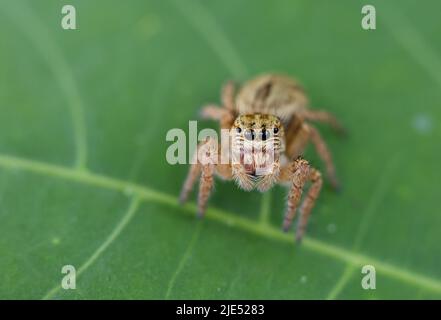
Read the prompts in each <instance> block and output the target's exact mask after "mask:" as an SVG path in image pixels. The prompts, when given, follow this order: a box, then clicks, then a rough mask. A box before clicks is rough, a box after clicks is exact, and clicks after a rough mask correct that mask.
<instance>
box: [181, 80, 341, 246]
mask: <svg viewBox="0 0 441 320" xmlns="http://www.w3.org/2000/svg"><path fill="white" fill-rule="evenodd" d="M221 98H222V107H217V106H213V105H209V106H206V107H204V108H203V109H202V116H203V117H204V118H207V119H213V120H217V121H219V122H220V128H221V130H222V131H226V130H227V131H228V136H229V142H228V143H227V144H224V143H223V142H222V146H221V147H220V148H219V149H220V152H219V150H218V149H217V148H218V141H216V140H215V139H214V138H207V139H206V140H205V141H203V142H201V143H200V144H199V145H198V148H197V150H196V154H195V157H196V159H195V161H194V162H193V164H192V165H191V167H190V171H189V173H188V176H187V179H186V180H185V183H184V186H183V188H182V192H181V196H180V200H181V202H185V201H186V200H187V198H188V195H189V193H190V191H191V190H192V188H193V185H194V183H195V182H196V179H197V178H198V177H200V183H199V195H198V215H199V216H203V215H204V213H205V211H206V208H207V201H208V198H209V196H210V193H211V191H212V188H213V184H214V175H217V176H219V177H221V178H223V179H226V180H235V181H236V183H237V184H238V185H239V187H241V188H242V189H244V190H252V189H257V190H259V191H261V192H264V191H267V190H268V189H269V188H271V187H272V186H273V185H274V184H275V183H280V184H283V185H287V186H288V187H289V194H288V200H287V208H286V212H285V219H284V223H283V229H284V230H285V231H287V230H288V229H289V227H290V226H291V222H292V221H293V219H294V217H295V214H296V211H297V208H298V206H299V204H300V202H301V196H302V191H303V188H304V186H305V184H306V183H307V182H310V183H311V185H310V187H309V189H308V191H307V194H306V196H305V197H304V200H303V202H302V203H301V205H300V209H299V211H300V218H299V221H298V224H297V232H296V239H297V240H301V238H302V236H303V234H304V232H305V228H306V224H307V221H308V217H309V215H310V213H311V210H312V208H313V206H314V204H315V201H316V199H317V197H318V195H319V193H320V190H321V187H322V176H321V174H320V172H319V171H318V170H317V169H315V168H313V167H311V166H310V165H309V163H308V161H306V160H305V159H303V158H302V157H301V155H302V153H303V150H304V148H305V146H306V145H307V143H308V142H312V143H313V144H314V146H315V149H316V151H317V153H318V154H319V156H320V157H321V158H322V160H323V161H324V163H325V165H326V172H327V176H328V178H329V181H330V183H331V185H332V186H333V187H334V188H335V189H337V188H338V186H339V183H338V181H337V178H336V174H335V169H334V165H333V162H332V158H331V153H330V152H329V150H328V148H327V146H326V144H325V142H324V140H323V139H322V137H321V136H320V134H319V132H318V130H317V129H316V128H315V127H314V126H312V125H311V124H310V123H309V121H321V122H325V123H328V124H330V125H331V126H333V127H334V129H337V130H338V131H342V130H343V129H342V127H341V125H340V124H339V122H338V121H337V120H336V118H335V117H334V116H332V115H331V114H330V113H328V112H326V111H321V110H312V109H309V108H308V100H307V97H306V95H305V93H304V90H303V88H302V87H301V86H300V85H299V84H298V83H297V82H296V81H294V80H293V79H290V78H288V77H285V76H280V75H272V74H267V75H262V76H259V77H257V78H255V79H253V80H251V81H250V82H248V83H246V84H245V85H244V86H243V87H242V88H241V90H240V91H239V93H238V94H237V95H236V96H235V94H234V86H233V84H232V83H231V82H229V83H227V84H226V85H225V86H224V88H223V90H222V97H221ZM225 154H228V157H227V158H226V161H225V157H224V156H225ZM221 158H222V160H223V161H221Z"/></svg>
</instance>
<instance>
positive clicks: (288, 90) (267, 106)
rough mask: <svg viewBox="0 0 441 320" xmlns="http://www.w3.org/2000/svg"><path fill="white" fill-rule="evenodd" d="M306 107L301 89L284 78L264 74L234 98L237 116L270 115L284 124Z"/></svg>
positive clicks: (293, 81)
mask: <svg viewBox="0 0 441 320" xmlns="http://www.w3.org/2000/svg"><path fill="white" fill-rule="evenodd" d="M307 105H308V99H307V98H306V95H305V94H304V91H303V88H302V87H301V86H300V84H298V83H297V82H296V81H295V80H293V79H291V78H288V77H286V76H281V75H274V74H265V75H262V76H259V77H257V78H254V79H253V80H250V81H249V82H246V83H245V84H244V85H243V87H242V88H241V90H240V91H239V93H238V94H237V97H236V103H235V108H236V111H237V112H238V113H239V114H253V113H262V114H272V115H275V116H277V117H278V118H279V119H280V120H282V122H284V123H285V124H286V123H287V122H288V121H289V120H290V119H291V117H292V116H293V115H294V113H296V112H297V111H300V110H303V109H305V108H306V107H307Z"/></svg>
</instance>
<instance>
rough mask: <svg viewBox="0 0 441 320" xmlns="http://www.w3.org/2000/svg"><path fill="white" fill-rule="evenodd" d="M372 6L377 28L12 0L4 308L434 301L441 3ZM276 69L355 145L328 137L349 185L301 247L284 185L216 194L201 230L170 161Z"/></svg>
mask: <svg viewBox="0 0 441 320" xmlns="http://www.w3.org/2000/svg"><path fill="white" fill-rule="evenodd" d="M368 3H369V4H373V5H375V7H376V10H377V29H376V30H374V31H365V30H363V29H362V28H361V26H360V21H361V18H362V14H361V7H362V6H363V5H364V4H367V3H365V2H363V1H349V0H348V1H338V2H337V1H333V2H331V1H306V0H299V1H292V0H279V1H254V0H241V1H236V0H234V1H233V0H229V1H200V0H199V1H187V0H186V1H178V0H176V1H159V0H158V1H129V2H122V1H116V0H112V1H104V0H101V1H90V0H89V1H86V0H84V1H76V0H70V1H63V2H60V1H55V0H54V1H46V0H41V1H27V2H25V1H16V0H1V1H0V46H1V49H0V70H1V72H0V235H1V236H0V256H1V258H0V298H3V299H14V298H20V299H21V298H31V299H40V298H50V299H90V298H93V299H104V298H106V299H113V298H122V299H152V298H154V299H163V298H171V299H173V298H175V299H181V298H182V299H208V298H209V299H216V298H220V299H247V298H254V299H326V298H328V299H397V298H405V299H410V298H416V299H424V298H438V299H439V298H441V268H440V267H441V255H440V247H439V246H440V241H441V235H440V230H441V215H440V212H439V181H440V180H441V171H440V169H439V164H440V160H441V149H440V147H439V139H440V137H441V129H440V126H439V123H440V115H441V111H440V110H441V109H440V97H441V93H440V92H441V90H440V87H441V41H440V31H441V20H440V19H439V12H441V3H440V2H439V1H424V2H416V1H397V0H396V1H387V2H385V1H369V2H368ZM63 4H72V5H74V6H75V8H76V11H77V27H78V29H77V30H74V31H73V30H69V31H67V30H63V29H62V28H61V27H60V21H61V17H62V15H61V7H62V5H63ZM268 71H277V72H282V73H285V74H288V75H292V76H295V77H297V78H298V79H299V80H300V81H301V82H302V83H303V84H304V86H305V87H306V89H307V91H308V93H309V96H310V98H311V101H312V105H313V107H315V108H325V109H327V110H329V111H331V112H332V113H334V114H336V115H337V116H338V117H339V118H340V119H341V120H342V122H343V123H344V125H345V126H346V127H347V128H348V131H349V133H350V135H349V137H348V138H347V139H339V138H338V137H336V136H335V135H334V134H333V132H332V130H330V129H329V128H328V127H326V126H319V127H320V130H321V132H322V135H323V136H324V137H325V139H326V141H327V142H328V143H329V146H330V148H331V150H332V151H333V155H334V158H335V163H336V166H337V170H338V174H339V177H340V179H341V181H342V183H343V191H342V192H341V193H340V194H335V193H333V192H332V191H331V190H330V188H329V185H326V187H325V188H324V190H323V192H322V194H321V197H320V199H319V201H318V205H317V207H316V208H315V210H314V212H313V215H312V217H311V220H310V224H309V228H308V233H307V237H306V239H305V241H304V243H303V244H302V245H301V246H295V245H294V241H293V239H294V236H293V234H292V233H289V234H282V232H281V231H280V226H281V222H282V215H283V209H284V206H285V197H286V191H285V190H284V189H282V188H280V187H276V188H275V189H273V190H272V191H271V192H268V193H267V194H265V195H263V196H262V195H261V194H259V193H257V192H251V193H246V192H242V191H240V190H238V189H237V187H236V186H235V185H234V184H233V183H230V182H221V181H219V180H217V181H216V190H215V193H214V195H213V197H212V199H211V201H210V209H209V210H208V213H207V216H206V219H204V220H202V221H197V220H196V219H195V218H194V214H195V206H194V203H190V204H188V205H187V206H185V207H181V206H179V205H178V204H177V195H178V193H179V190H180V187H181V183H182V181H183V179H184V177H185V175H186V173H187V170H188V167H187V166H171V165H169V164H167V162H166V161H165V151H166V149H167V147H168V146H169V145H170V143H169V142H166V141H165V135H166V132H167V131H168V130H169V129H171V128H183V129H184V130H186V131H187V128H188V121H189V120H196V119H197V116H198V109H199V108H200V106H201V105H203V104H205V103H207V102H218V101H219V90H220V87H221V85H222V83H223V82H224V81H225V80H227V79H234V80H236V81H239V82H240V81H244V80H246V79H248V78H250V77H253V76H255V75H257V74H260V73H262V72H268ZM205 127H211V128H217V124H216V123H213V122H200V123H199V128H200V129H202V128H205ZM313 151H314V150H312V149H308V151H307V153H306V155H305V156H306V158H307V159H309V160H310V161H311V162H312V163H313V164H314V165H316V166H318V167H319V168H323V165H322V163H321V161H320V160H319V159H318V157H317V156H316V154H315V152H313ZM192 199H194V195H193V198H192ZM67 264H70V265H73V266H75V267H76V270H77V283H76V286H77V289H75V290H63V289H61V288H60V282H61V279H62V277H63V274H62V273H61V267H62V266H63V265H67ZM366 264H371V265H373V266H375V267H376V272H377V274H376V289H375V290H363V289H362V287H361V285H360V282H361V279H362V276H363V275H362V274H361V267H362V266H363V265H366Z"/></svg>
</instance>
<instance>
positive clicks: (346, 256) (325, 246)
mask: <svg viewBox="0 0 441 320" xmlns="http://www.w3.org/2000/svg"><path fill="white" fill-rule="evenodd" d="M0 167H2V168H4V169H9V170H14V169H15V170H22V171H28V172H32V173H36V174H39V175H43V176H47V177H52V178H57V179H61V180H68V181H75V182H78V183H81V184H84V185H90V186H95V187H98V188H102V189H108V190H114V191H119V192H122V193H123V194H126V195H128V196H136V197H138V198H139V199H140V201H144V202H147V201H150V202H155V203H160V204H163V205H167V206H171V207H173V208H175V209H177V211H178V212H181V213H185V214H192V215H194V214H195V212H196V204H195V203H193V202H191V203H189V204H187V205H185V206H181V205H179V203H178V199H177V198H176V197H175V196H173V195H170V194H167V193H164V192H161V191H158V190H155V189H153V188H149V187H146V186H143V185H139V184H136V183H133V182H130V181H125V180H120V179H116V178H113V177H110V176H106V175H102V174H97V173H94V172H92V171H83V170H78V169H73V168H70V167H65V166H60V165H55V164H50V163H46V162H40V161H35V160H30V159H24V158H19V157H15V156H10V155H4V154H0ZM206 218H207V219H211V220H215V221H218V222H221V223H223V224H225V225H227V226H230V227H235V228H237V229H240V230H242V231H246V232H249V233H251V234H254V235H257V236H260V237H263V238H267V239H271V240H275V241H279V242H285V243H290V244H293V242H294V241H293V237H292V235H290V234H286V233H282V232H281V231H280V230H279V229H278V228H275V227H273V226H270V225H263V224H261V223H259V222H256V221H253V220H251V219H248V218H243V217H240V216H237V215H235V214H234V213H231V212H228V211H225V210H222V209H218V208H214V207H211V208H209V209H208V210H207V214H206ZM302 247H303V248H305V249H308V250H310V251H312V252H315V253H317V254H321V255H324V256H328V257H331V258H334V259H336V260H340V261H343V262H346V263H348V264H350V265H352V266H355V267H359V266H363V265H366V264H372V265H375V267H376V269H377V271H379V272H383V274H384V275H387V276H389V277H391V278H394V279H396V280H399V281H401V282H404V283H408V284H412V285H416V286H418V287H420V288H423V289H427V290H429V291H433V292H436V293H439V294H441V281H440V280H439V279H436V278H433V277H431V276H428V275H425V274H421V273H417V272H414V271H410V270H408V269H405V268H401V267H398V266H395V265H393V264H390V263H387V262H382V261H380V260H378V259H377V258H372V257H370V256H367V255H365V254H362V253H356V252H352V251H350V250H348V249H345V248H343V247H341V246H338V245H333V244H329V243H325V242H323V241H321V240H317V239H313V238H311V237H305V238H304V240H303V242H302Z"/></svg>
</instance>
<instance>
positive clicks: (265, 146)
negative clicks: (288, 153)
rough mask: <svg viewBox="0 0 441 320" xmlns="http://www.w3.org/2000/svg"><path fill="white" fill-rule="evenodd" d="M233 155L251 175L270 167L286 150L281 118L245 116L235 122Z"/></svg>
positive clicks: (259, 115) (256, 114) (262, 115)
mask: <svg viewBox="0 0 441 320" xmlns="http://www.w3.org/2000/svg"><path fill="white" fill-rule="evenodd" d="M232 130H233V150H234V152H233V154H234V153H235V154H236V155H239V156H240V158H239V157H237V158H238V159H239V161H240V163H241V164H243V165H244V166H245V169H246V171H247V172H248V173H249V174H251V175H259V173H258V172H257V173H256V170H257V171H258V169H259V168H262V167H270V166H271V163H270V162H273V161H278V160H279V155H280V153H281V152H282V151H283V150H284V148H285V145H284V131H283V125H282V123H281V121H280V119H279V118H277V117H276V116H273V115H270V114H260V113H255V114H244V115H240V116H239V117H237V118H236V120H235V121H234V124H233V127H232Z"/></svg>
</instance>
